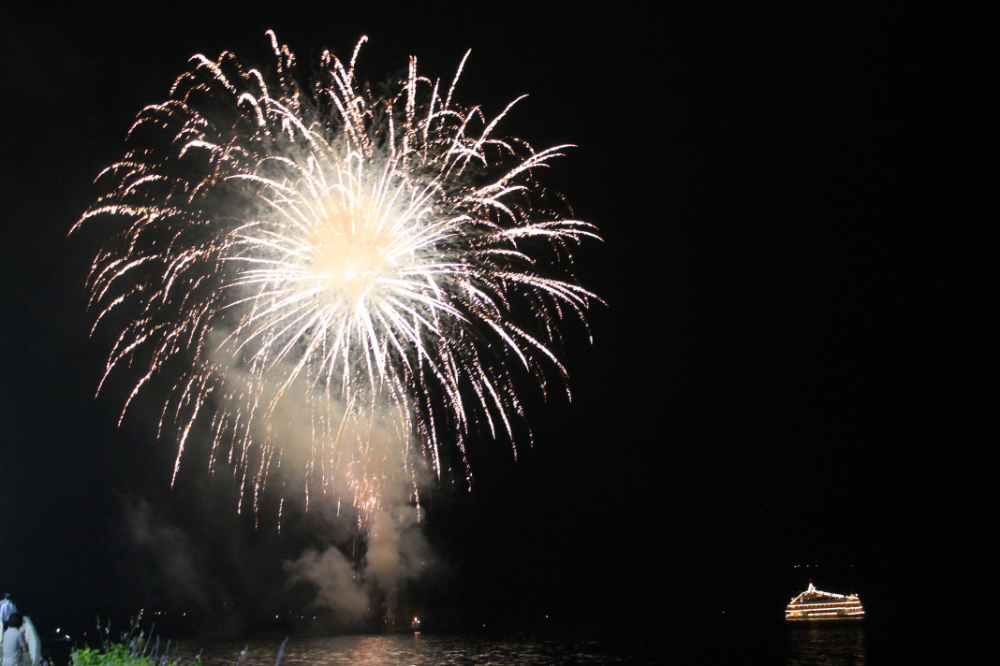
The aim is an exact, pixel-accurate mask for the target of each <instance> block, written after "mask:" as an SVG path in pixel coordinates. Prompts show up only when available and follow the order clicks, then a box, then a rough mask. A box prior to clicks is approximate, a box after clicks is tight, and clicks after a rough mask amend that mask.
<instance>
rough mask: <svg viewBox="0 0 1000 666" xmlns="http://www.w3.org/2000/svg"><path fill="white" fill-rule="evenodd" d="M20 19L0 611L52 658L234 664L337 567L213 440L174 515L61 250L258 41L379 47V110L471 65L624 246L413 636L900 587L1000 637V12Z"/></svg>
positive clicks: (418, 592)
mask: <svg viewBox="0 0 1000 666" xmlns="http://www.w3.org/2000/svg"><path fill="white" fill-rule="evenodd" d="M16 4H17V6H16V7H15V6H13V5H14V3H4V5H3V6H2V7H0V53H2V62H3V65H4V67H3V70H4V71H3V73H2V74H0V109H2V124H0V127H2V132H0V225H2V234H0V504H2V506H3V511H2V512H0V587H3V588H5V589H9V590H10V591H11V592H12V593H13V595H14V599H15V601H16V602H17V603H18V605H19V606H20V607H21V609H22V610H24V611H26V612H27V613H28V614H29V615H31V616H32V617H33V618H34V620H35V623H36V625H37V626H38V627H39V629H40V631H42V632H43V633H49V632H51V631H52V630H53V627H55V626H59V625H60V624H62V625H65V626H73V627H89V626H92V623H93V618H94V616H95V615H97V614H99V613H101V614H108V613H112V614H115V613H117V614H119V615H127V614H128V613H130V612H134V611H135V610H137V609H138V608H146V609H156V608H158V609H163V610H168V611H170V612H174V613H176V612H180V611H189V612H191V613H192V617H195V616H198V617H211V618H213V622H219V623H220V625H222V626H224V628H225V631H228V632H231V633H238V632H246V631H249V630H250V629H251V628H256V627H261V626H264V625H262V624H261V623H262V622H263V619H262V618H265V617H267V616H268V615H269V614H274V613H279V612H285V609H293V608H304V607H305V605H306V604H307V603H308V590H304V589H302V587H301V586H300V587H298V588H296V587H288V586H287V585H286V584H285V582H284V574H283V571H282V562H283V561H286V560H288V559H291V558H295V557H298V555H299V554H300V553H301V552H302V550H303V549H304V548H306V547H307V546H314V547H316V546H324V545H327V544H329V543H331V541H338V540H340V542H342V541H343V536H342V535H343V526H341V527H340V530H339V531H338V529H337V527H336V525H334V522H335V521H331V520H329V519H327V518H324V516H323V515H321V513H322V512H318V511H317V512H311V513H310V514H308V515H306V516H302V515H301V514H300V513H298V512H297V511H296V508H295V506H296V504H295V502H294V501H293V498H290V499H289V500H288V501H289V504H290V505H291V507H292V508H290V509H289V514H288V516H289V517H288V519H287V520H286V524H284V525H283V526H282V527H283V530H282V533H281V534H280V535H279V534H278V533H277V530H276V526H275V520H274V502H275V501H276V498H275V497H271V498H269V499H267V500H266V501H265V502H264V504H263V507H264V509H263V510H262V513H261V518H260V524H259V526H257V527H255V526H254V524H253V517H252V515H246V514H244V515H242V516H237V515H236V511H235V493H236V490H235V487H234V484H233V482H232V480H231V477H230V476H228V475H227V474H225V473H221V474H218V475H217V476H215V477H209V476H208V474H207V470H206V467H207V465H206V464H205V462H204V461H205V460H206V459H205V458H204V455H202V456H201V457H199V450H198V445H197V443H196V444H195V445H194V451H193V452H192V454H191V456H190V457H187V458H185V464H184V465H183V466H182V471H181V474H180V477H179V480H178V484H177V487H176V488H175V489H174V490H173V491H171V490H170V488H169V484H170V474H171V472H172V468H173V459H174V455H175V452H176V450H175V444H174V442H173V441H172V440H171V439H170V438H165V439H163V440H161V441H159V442H157V441H155V427H156V426H155V421H156V419H157V417H158V415H159V409H160V404H162V403H158V400H159V398H158V397H157V396H156V395H152V394H151V395H148V396H145V398H142V399H140V401H139V402H138V403H137V404H136V409H135V410H134V411H132V412H130V415H129V416H128V417H127V418H126V419H125V421H124V423H123V425H122V426H121V427H120V428H118V427H116V423H117V420H118V413H119V411H120V409H121V405H122V402H123V400H124V397H125V396H126V395H127V393H128V390H129V389H130V387H129V385H128V384H127V382H126V381H124V379H123V378H122V377H119V380H118V381H114V380H113V381H111V383H110V384H109V386H108V389H107V391H106V392H105V393H102V395H101V396H100V397H99V398H98V399H96V400H95V399H94V392H95V389H96V386H97V382H98V381H99V380H100V377H101V375H102V372H103V366H104V361H105V358H106V353H107V350H108V349H109V346H110V344H111V336H110V331H108V330H103V331H102V332H99V333H98V334H97V335H95V336H94V337H93V338H90V337H89V329H90V323H91V321H92V317H91V315H90V314H88V313H87V312H86V309H85V300H84V282H85V278H86V275H87V271H88V267H89V263H90V261H91V259H92V257H93V255H94V253H95V252H96V249H97V248H98V247H99V245H100V243H101V241H102V240H103V238H104V236H103V233H104V231H107V227H106V226H105V228H103V229H102V228H100V225H95V227H93V228H90V229H86V230H85V231H84V232H83V233H80V234H78V235H74V236H73V237H72V238H68V237H67V232H68V230H69V228H70V227H71V226H72V225H73V223H74V222H76V220H77V219H78V218H79V216H80V214H81V213H82V212H83V210H84V209H85V208H86V207H87V206H88V205H89V204H90V203H91V202H92V200H93V199H94V198H95V197H96V196H97V194H98V191H97V189H96V188H95V186H94V185H93V184H92V181H93V179H94V177H95V176H96V174H97V173H98V172H99V171H100V170H101V169H102V168H103V167H104V166H106V165H108V164H110V163H111V162H112V161H114V160H115V159H117V158H118V157H119V156H120V155H121V154H122V152H123V150H124V135H125V132H126V130H127V129H128V127H129V126H130V124H131V120H132V119H133V118H134V116H135V114H136V113H137V112H138V111H139V110H140V109H141V108H142V107H143V106H145V105H147V104H150V103H154V102H158V101H161V100H162V99H164V98H165V97H166V95H167V92H168V89H169V86H170V84H171V83H172V81H173V79H174V78H175V77H176V76H177V75H178V74H180V73H181V72H183V71H185V70H186V68H187V58H188V57H190V56H191V55H193V54H195V53H203V54H205V55H207V56H209V57H212V58H215V57H216V56H217V55H218V53H219V52H220V51H222V50H232V51H236V52H237V53H238V54H240V55H241V57H242V58H243V59H244V60H245V61H249V62H253V63H255V64H260V65H261V66H267V65H269V64H270V63H271V55H270V53H269V45H268V42H267V40H266V38H265V36H264V32H265V30H267V29H274V30H275V31H276V32H277V35H278V38H279V39H280V40H281V41H283V42H284V43H287V44H288V45H289V46H290V47H291V48H292V50H293V51H295V52H296V54H297V56H298V59H299V62H300V63H302V64H305V65H311V64H312V63H315V62H316V61H317V59H318V56H319V54H320V53H321V52H322V50H323V49H324V48H329V49H331V50H332V51H334V52H335V53H336V54H338V55H340V56H342V57H347V56H349V54H350V51H351V50H352V49H353V47H354V45H355V43H356V42H357V39H358V38H359V37H360V36H361V35H368V36H369V43H368V44H367V45H366V46H365V47H364V48H363V50H362V55H361V58H360V61H359V63H360V65H359V66H360V69H361V70H362V72H363V73H364V74H366V75H367V76H369V77H370V79H371V80H373V81H375V80H381V79H382V78H384V77H385V76H386V75H387V74H388V73H392V72H398V71H400V70H401V69H402V68H404V67H405V66H406V62H407V60H406V59H407V56H409V55H410V54H414V55H416V56H418V59H419V68H420V70H421V71H422V72H423V73H424V74H429V75H431V76H432V77H434V76H440V77H441V78H442V79H450V77H451V76H452V74H453V72H454V70H455V68H456V67H457V65H458V63H459V61H460V60H461V58H462V55H463V54H464V52H465V51H466V50H467V49H468V48H472V56H471V58H470V60H469V62H468V64H467V66H466V69H465V73H464V74H463V79H462V81H461V83H460V85H459V88H458V91H457V95H458V100H459V102H461V103H463V104H467V105H472V104H482V105H483V106H484V108H485V110H486V112H487V113H488V114H496V113H498V112H499V111H501V110H502V109H503V108H504V106H505V105H506V104H507V103H508V102H509V101H510V100H512V99H514V98H515V97H517V96H518V95H521V94H523V93H528V94H529V95H530V97H528V99H527V100H525V101H524V102H522V103H521V104H520V105H519V106H518V107H516V108H515V111H514V112H513V113H512V115H511V116H510V118H509V121H508V122H507V124H506V127H507V128H508V130H509V131H510V132H511V133H516V134H517V135H519V136H521V137H523V138H525V139H527V140H528V141H529V142H531V143H532V145H534V146H536V147H547V146H550V145H554V144H558V143H573V144H576V145H577V146H578V148H576V149H573V150H571V151H570V152H569V155H568V156H567V157H565V158H563V159H561V160H559V161H558V162H556V164H555V168H554V169H552V170H551V173H549V174H546V177H545V182H546V184H547V185H549V186H551V187H552V188H554V189H556V190H558V191H560V192H562V193H563V194H564V195H565V196H566V197H567V198H568V200H569V201H570V202H571V203H572V205H573V207H574V210H575V212H576V214H577V216H578V217H580V218H581V219H584V220H587V221H590V222H593V223H595V224H596V225H598V226H599V227H600V229H601V233H602V235H603V237H604V242H603V243H590V244H587V245H585V246H584V247H583V248H582V250H581V251H580V253H579V259H578V268H579V273H580V276H581V280H582V281H583V283H584V284H585V285H586V286H587V287H589V288H591V289H593V290H594V291H596V292H597V293H598V294H600V296H601V297H602V298H603V299H604V300H605V301H606V302H607V304H608V305H607V307H601V306H598V307H596V308H595V309H594V310H593V312H592V315H591V322H592V328H593V334H594V343H593V345H592V346H591V345H588V344H587V342H586V336H585V334H584V332H583V331H582V330H580V329H579V328H578V327H577V328H573V327H570V329H569V330H568V331H567V333H568V335H567V342H566V345H565V346H564V348H563V355H564V357H565V361H566V365H567V367H568V369H569V372H570V376H571V388H572V390H573V401H572V403H568V402H567V401H566V400H565V398H563V397H560V396H559V395H558V394H557V395H554V396H553V397H551V398H550V400H549V401H548V402H547V403H546V402H543V401H542V400H541V399H540V397H538V395H537V392H536V393H534V394H532V393H531V391H530V390H526V391H525V392H526V393H528V394H529V395H530V396H531V397H529V399H528V401H527V403H528V404H527V411H528V419H529V421H530V423H531V425H532V428H533V431H534V436H535V445H534V448H532V449H528V448H527V447H525V446H522V447H521V449H522V455H521V457H520V458H519V460H518V461H516V462H515V461H514V460H513V456H512V454H511V452H510V447H509V446H508V445H507V444H504V443H502V442H499V443H496V442H491V441H489V440H488V439H486V438H478V439H477V440H475V441H474V442H473V443H472V445H471V453H470V457H471V461H472V465H473V471H474V473H475V474H476V485H475V487H474V489H473V491H472V492H471V494H470V493H468V492H466V491H465V490H463V489H461V488H453V487H452V486H450V485H445V486H443V487H428V488H427V489H426V490H425V492H424V497H425V499H426V502H425V508H426V511H427V513H426V516H427V521H426V523H425V528H424V529H425V533H426V535H427V538H428V540H429V541H430V543H431V544H432V546H433V547H434V548H435V551H436V552H437V554H438V557H439V559H440V561H441V566H440V567H439V570H438V571H437V572H436V573H435V574H434V576H433V577H432V578H431V579H429V580H425V581H422V582H416V583H413V584H411V585H410V586H409V587H407V589H406V590H405V591H404V594H403V597H404V601H405V603H406V604H409V606H408V608H412V609H416V610H419V611H420V612H421V613H422V614H423V615H424V616H425V617H428V618H434V619H433V620H429V621H433V622H437V623H438V626H440V627H446V626H447V627H451V628H464V627H466V626H472V625H475V624H477V623H483V622H490V623H499V624H500V625H504V626H510V627H529V628H531V627H537V626H539V625H540V624H542V623H543V622H544V616H545V615H546V614H547V615H549V616H550V618H549V621H550V622H552V623H562V626H567V627H573V626H581V625H584V624H588V623H589V624H601V625H615V624H641V623H644V622H654V623H655V622H658V621H659V620H660V619H661V618H676V617H677V616H678V614H683V615H684V616H687V617H696V618H713V617H716V616H717V615H718V614H721V613H722V611H724V610H729V611H730V613H731V614H735V615H739V614H741V613H742V614H744V615H746V616H755V615H767V614H776V616H777V617H780V612H781V609H782V607H783V606H784V604H786V603H787V599H788V598H789V597H790V596H791V595H792V594H794V593H796V592H798V591H801V589H804V587H805V585H806V584H807V582H808V580H809V578H812V579H813V581H814V582H815V583H816V584H817V586H818V587H820V588H821V589H827V588H829V589H830V590H831V591H834V592H848V591H854V592H860V593H861V595H862V599H863V600H865V601H866V605H867V606H868V607H869V613H873V612H875V611H876V610H878V612H880V613H881V614H882V615H883V616H889V615H895V616H897V617H902V616H903V615H905V614H906V613H912V612H915V611H914V609H913V607H912V605H910V606H908V605H907V604H904V603H901V601H900V600H901V599H903V598H904V595H908V594H912V593H913V592H914V590H916V589H919V590H920V591H921V594H925V595H928V596H926V597H925V598H926V599H930V600H932V601H933V602H934V603H935V604H942V605H944V607H947V608H951V609H953V612H954V613H965V614H970V613H979V612H984V611H986V612H991V613H994V614H995V613H996V612H997V605H996V599H997V598H998V596H997V593H998V592H1000V589H998V586H1000V576H998V569H997V558H996V549H995V544H994V543H993V542H994V540H995V539H996V538H997V509H998V506H1000V502H998V498H997V474H998V470H1000V467H998V462H1000V461H998V455H997V443H998V438H997V435H998V425H1000V424H998V415H997V404H998V403H997V398H998V395H997V388H998V376H1000V375H998V371H1000V367H998V358H997V340H1000V335H998V332H997V330H996V329H997V294H996V285H997V273H996V258H997V252H998V249H1000V248H998V243H997V233H996V228H997V222H998V220H1000V215H998V213H1000V211H998V199H997V183H998V180H997V179H998V175H1000V173H998V166H997V151H996V149H997V138H998V137H997V118H998V117H1000V116H998V115H997V104H996V102H997V88H996V70H995V67H994V66H993V65H991V64H990V59H991V56H995V55H996V54H995V50H996V49H995V36H996V32H995V27H996V23H995V20H994V19H995V18H996V17H990V16H978V15H973V14H971V13H962V12H960V11H958V10H957V9H951V10H947V11H942V12H941V13H934V12H932V11H929V10H928V11H926V12H924V13H918V12H915V11H914V10H912V9H907V10H906V11H905V12H904V10H903V7H904V6H905V5H893V6H882V5H880V6H878V7H872V6H871V3H824V6H825V7H826V9H817V8H815V7H814V6H813V5H815V4H816V3H806V4H807V5H809V7H808V8H805V7H803V6H799V5H793V6H792V8H788V7H784V8H780V9H779V8H775V7H771V8H767V7H762V6H752V5H750V4H748V3H714V5H713V6H712V7H710V6H708V5H709V4H710V3H690V4H685V5H683V6H682V5H676V6H673V5H672V6H671V7H670V8H666V9H663V8H661V9H660V10H658V11H657V12H655V13H653V12H651V11H649V12H648V13H647V10H638V9H634V10H629V9H627V8H626V7H625V5H623V4H621V3H618V4H616V5H613V6H612V7H613V8H611V9H609V10H607V11H599V10H597V9H594V8H590V7H589V4H588V6H587V8H583V7H582V6H578V5H583V4H585V3H563V4H557V3H548V2H542V1H536V2H528V3H517V2H503V3H495V4H494V5H491V6H490V7H489V8H480V7H479V3H461V4H454V5H452V4H446V3H440V4H438V3H426V6H424V5H425V3H408V4H407V5H406V6H405V7H406V8H405V9H398V8H395V7H393V6H392V4H391V3H378V4H375V3H370V8H369V9H365V10H360V9H358V10H355V9H350V8H348V7H347V6H346V5H347V3H336V2H323V3H295V4H296V7H298V6H299V5H300V4H312V5H314V6H315V7H314V8H312V9H309V8H296V9H294V10H288V9H284V8H282V5H283V4H285V3H277V2H274V3H262V2H256V1H253V0H241V1H239V2H235V1H234V2H213V3H208V2H206V3H199V4H197V5H193V6H190V7H187V8H186V9H182V6H183V3H175V2H169V3H128V2H120V3H113V2H105V3H99V4H97V5H94V4H91V3H77V4H76V5H75V6H74V8H72V9H66V8H61V9H58V10H56V9H55V3H47V2H33V3H16ZM991 340H992V342H991ZM201 453H202V454H203V453H204V451H201ZM137 525H138V526H139V527H140V528H142V529H145V532H143V533H144V534H145V535H146V537H148V538H147V539H146V540H145V541H144V540H143V539H142V538H139V537H137V536H136V535H137V533H138V532H137V529H139V528H137ZM143 526H144V527H143ZM139 531H140V532H141V529H140V530H139ZM338 535H339V536H338ZM807 564H808V565H810V568H809V569H808V570H807V569H806V568H805V566H804V565H807ZM795 565H801V566H800V568H798V569H796V568H795ZM817 565H818V567H817ZM814 567H816V568H814ZM847 588H850V589H847ZM910 598H911V599H912V597H910ZM682 607H683V609H684V610H683V611H681V610H679V609H680V608H682ZM223 618H224V619H223ZM172 626H173V627H174V629H175V630H176V631H177V632H179V633H183V632H185V631H188V630H190V627H189V626H188V627H185V625H183V623H182V622H180V621H178V622H177V623H176V624H174V625H172ZM255 630H256V629H255ZM275 630H276V631H277V629H275ZM281 630H284V629H281Z"/></svg>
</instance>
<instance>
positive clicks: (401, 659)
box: [172, 622, 869, 666]
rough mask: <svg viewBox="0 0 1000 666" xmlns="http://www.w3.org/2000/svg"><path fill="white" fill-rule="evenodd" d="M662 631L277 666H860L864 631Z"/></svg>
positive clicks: (317, 650) (334, 643) (326, 652)
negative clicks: (712, 665) (733, 665)
mask: <svg viewBox="0 0 1000 666" xmlns="http://www.w3.org/2000/svg"><path fill="white" fill-rule="evenodd" d="M667 629H668V628H666V627H661V628H658V629H654V630H652V631H645V632H642V633H640V634H637V635H623V636H613V635H607V636H605V637H603V638H601V639H600V640H594V639H591V638H576V639H572V638H558V639H556V638H547V637H546V638H543V637H536V636H526V635H516V636H508V637H504V638H490V637H487V636H471V635H456V634H419V635H415V634H408V633H407V634H393V635H382V636H337V637H329V638H292V639H291V640H289V642H288V644H287V647H286V649H285V654H284V658H283V659H282V662H281V664H282V666H306V665H309V666H347V665H348V664H350V665H351V666H486V665H489V666H549V665H556V664H560V665H561V664H618V665H622V664H685V665H686V664H710V663H726V664H730V663H754V662H756V663H767V664H775V665H781V664H787V666H865V664H866V663H869V660H868V659H867V655H866V644H865V627H864V625H863V624H862V623H860V622H851V623H840V622H830V623H801V624H797V625H792V626H782V625H772V626H770V627H768V628H764V627H758V629H759V630H760V631H758V630H753V631H735V632H724V633H722V634H718V635H716V634H715V633H711V634H705V635H699V634H698V632H694V633H690V634H689V633H688V632H681V634H685V635H678V634H672V633H671V632H669V631H668V630H667ZM280 646H281V640H277V639H261V640H254V641H243V642H235V641H227V642H212V643H198V642H193V641H189V642H185V643H182V644H181V648H180V650H179V651H174V654H173V655H172V656H173V657H181V658H182V661H181V663H185V664H186V663H190V662H191V659H192V657H194V655H195V654H197V653H198V652H199V651H201V657H202V661H203V663H204V665H205V666H234V664H236V663H237V661H238V660H239V659H240V652H241V651H242V650H243V649H244V648H247V650H248V651H247V655H246V657H245V658H243V660H242V661H241V662H240V663H241V666H274V664H275V661H276V658H277V654H278V650H279V648H280Z"/></svg>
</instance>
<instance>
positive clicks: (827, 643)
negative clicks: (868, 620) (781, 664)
mask: <svg viewBox="0 0 1000 666" xmlns="http://www.w3.org/2000/svg"><path fill="white" fill-rule="evenodd" d="M788 630H789V631H788V666H807V665H808V666H864V664H865V628H864V625H863V624H862V623H861V622H850V623H843V622H802V623H797V624H795V625H793V626H789V627H788Z"/></svg>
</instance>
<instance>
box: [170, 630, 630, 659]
mask: <svg viewBox="0 0 1000 666" xmlns="http://www.w3.org/2000/svg"><path fill="white" fill-rule="evenodd" d="M245 647H246V648H248V652H247V656H246V657H245V658H244V660H243V661H242V662H241V663H242V666H274V664H275V660H276V658H277V653H278V649H279V647H280V641H275V640H261V641H249V642H244V643H233V642H227V643H215V644H211V645H209V646H207V647H204V648H202V647H200V646H198V645H196V644H194V643H185V644H182V645H181V648H180V651H179V652H177V653H175V656H178V657H183V658H184V659H185V660H187V659H190V657H192V656H194V654H196V653H197V652H198V650H199V649H201V658H202V662H203V664H204V665H205V666H222V665H223V664H226V665H227V666H233V664H235V663H236V662H237V660H238V659H239V657H240V652H241V651H242V650H243V649H244V648H245ZM627 661H628V660H627V659H626V658H623V657H621V656H616V655H612V654H609V653H608V652H607V651H606V650H605V649H604V648H603V646H602V645H601V644H600V643H599V642H598V641H585V640H579V641H568V640H547V639H540V638H526V637H523V636H521V637H516V638H509V639H499V638H498V639H488V638H480V637H470V636H448V635H426V634H419V635H415V634H396V635H388V636H336V637H331V638H299V639H292V640H290V641H289V642H288V645H287V647H286V648H285V656H284V658H283V659H282V661H281V664H282V666H305V665H306V664H309V665H310V666H342V665H343V666H346V665H347V664H350V665H352V666H439V665H441V666H449V665H454V666H465V665H473V664H476V665H478V664H483V665H485V664H489V665H490V666H508V665H509V666H522V665H523V666H542V665H548V664H620V663H626V662H627ZM182 663H183V662H182Z"/></svg>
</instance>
